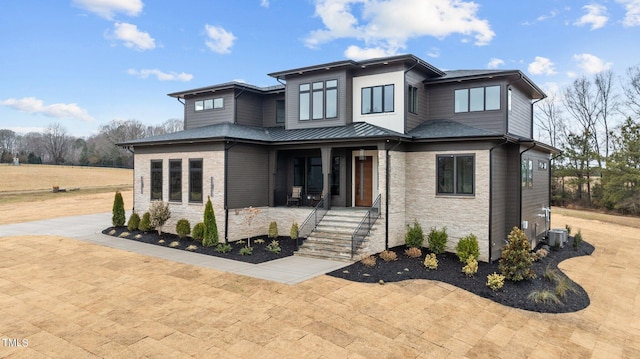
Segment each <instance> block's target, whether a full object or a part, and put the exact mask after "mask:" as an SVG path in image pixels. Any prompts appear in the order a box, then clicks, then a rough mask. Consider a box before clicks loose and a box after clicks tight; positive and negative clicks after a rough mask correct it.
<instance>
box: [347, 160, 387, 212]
mask: <svg viewBox="0 0 640 359" xmlns="http://www.w3.org/2000/svg"><path fill="white" fill-rule="evenodd" d="M364 155H365V156H368V157H372V158H373V164H372V165H371V172H372V173H371V180H372V181H373V183H372V184H371V192H372V193H371V201H373V200H375V198H376V197H378V194H379V193H380V191H379V189H378V151H377V150H366V151H364ZM358 157H360V150H355V151H351V179H352V180H351V206H352V207H355V206H356V182H355V179H356V162H357V158H358Z"/></svg>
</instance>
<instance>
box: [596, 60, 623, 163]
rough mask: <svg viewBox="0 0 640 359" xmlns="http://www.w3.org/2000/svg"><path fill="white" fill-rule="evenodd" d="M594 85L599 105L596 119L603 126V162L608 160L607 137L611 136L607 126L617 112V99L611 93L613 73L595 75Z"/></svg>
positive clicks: (608, 145)
mask: <svg viewBox="0 0 640 359" xmlns="http://www.w3.org/2000/svg"><path fill="white" fill-rule="evenodd" d="M595 84H596V88H597V96H598V103H599V105H600V109H599V111H598V118H599V120H600V122H601V123H602V125H603V126H604V158H605V161H607V160H608V159H609V149H610V148H609V147H610V140H609V137H610V135H611V133H610V131H609V126H610V124H611V118H610V117H611V115H612V114H614V113H615V112H616V111H617V110H618V99H617V97H616V96H615V94H613V93H612V87H613V72H612V71H604V72H600V73H599V74H597V75H596V78H595Z"/></svg>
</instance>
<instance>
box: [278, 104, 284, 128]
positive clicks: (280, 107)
mask: <svg viewBox="0 0 640 359" xmlns="http://www.w3.org/2000/svg"><path fill="white" fill-rule="evenodd" d="M276 123H284V100H276Z"/></svg>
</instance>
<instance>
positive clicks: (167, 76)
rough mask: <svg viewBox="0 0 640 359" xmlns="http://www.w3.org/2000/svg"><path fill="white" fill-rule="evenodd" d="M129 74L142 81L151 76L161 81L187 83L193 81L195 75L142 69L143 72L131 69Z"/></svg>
mask: <svg viewBox="0 0 640 359" xmlns="http://www.w3.org/2000/svg"><path fill="white" fill-rule="evenodd" d="M127 73H128V74H129V75H132V76H137V77H139V78H141V79H146V78H148V77H149V76H155V77H156V78H157V79H158V80H159V81H183V82H187V81H191V79H193V75H192V74H188V73H185V72H180V73H177V72H163V71H160V70H158V69H142V70H135V69H129V70H128V71H127Z"/></svg>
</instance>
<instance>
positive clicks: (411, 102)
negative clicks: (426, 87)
mask: <svg viewBox="0 0 640 359" xmlns="http://www.w3.org/2000/svg"><path fill="white" fill-rule="evenodd" d="M407 95H408V101H407V102H408V103H407V105H408V106H407V107H408V110H409V112H410V113H418V88H417V87H414V86H411V85H409V89H408V94H407Z"/></svg>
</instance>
